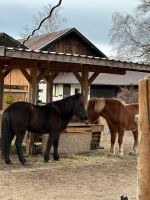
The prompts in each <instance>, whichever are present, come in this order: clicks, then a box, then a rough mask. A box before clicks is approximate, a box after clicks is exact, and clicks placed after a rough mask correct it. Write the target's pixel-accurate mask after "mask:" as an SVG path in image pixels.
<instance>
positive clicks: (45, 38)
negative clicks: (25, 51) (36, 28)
mask: <svg viewBox="0 0 150 200" xmlns="http://www.w3.org/2000/svg"><path fill="white" fill-rule="evenodd" d="M69 30H71V29H65V30H61V31H57V32H52V33H48V34H45V35H39V36H32V37H31V38H30V39H29V40H28V41H27V42H25V45H26V46H27V47H28V48H29V49H33V50H37V49H41V48H42V47H44V46H45V45H47V44H48V43H51V42H52V41H53V40H55V39H57V38H58V37H60V36H62V35H63V34H65V33H66V32H68V31H69ZM18 41H20V42H21V43H22V42H23V41H24V39H20V40H18Z"/></svg>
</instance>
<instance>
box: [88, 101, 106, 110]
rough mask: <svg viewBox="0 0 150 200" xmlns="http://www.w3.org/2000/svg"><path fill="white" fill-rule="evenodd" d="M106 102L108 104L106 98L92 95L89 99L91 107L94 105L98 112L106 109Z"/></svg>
mask: <svg viewBox="0 0 150 200" xmlns="http://www.w3.org/2000/svg"><path fill="white" fill-rule="evenodd" d="M105 104H106V102H105V98H97V97H92V98H91V99H90V100H89V107H93V106H94V111H95V112H97V113H99V112H101V111H102V110H103V109H104V107H105Z"/></svg>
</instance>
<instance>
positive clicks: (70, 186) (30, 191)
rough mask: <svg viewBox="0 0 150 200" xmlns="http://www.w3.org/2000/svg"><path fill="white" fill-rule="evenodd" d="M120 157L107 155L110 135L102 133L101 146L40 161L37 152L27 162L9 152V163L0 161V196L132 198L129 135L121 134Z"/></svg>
mask: <svg viewBox="0 0 150 200" xmlns="http://www.w3.org/2000/svg"><path fill="white" fill-rule="evenodd" d="M124 141H125V144H124V157H123V158H122V159H121V158H119V157H118V156H117V155H116V156H114V157H110V156H108V154H109V148H110V135H109V134H108V133H107V132H105V133H104V134H102V145H103V146H104V150H101V149H99V150H91V151H90V152H89V153H86V154H85V153H84V154H81V155H74V154H72V155H68V156H63V155H60V156H61V159H60V161H57V162H56V161H53V159H52V160H51V161H50V162H49V163H44V162H43V158H42V156H41V155H36V156H35V155H34V156H29V157H28V158H27V159H28V161H29V165H28V166H25V167H24V166H22V165H20V163H19V162H18V158H17V156H16V154H14V155H13V157H12V160H13V165H9V166H8V165H5V164H4V163H2V164H1V165H0V177H1V181H0V191H1V192H0V199H3V200H8V199H12V200H20V199H22V200H27V199H28V200H31V199H36V200H41V199H44V200H79V199H82V200H91V199H92V200H98V199H100V200H106V199H109V200H120V196H121V195H127V196H128V198H129V200H135V199H136V190H137V157H136V156H130V155H129V152H130V150H131V148H132V143H133V136H132V133H130V132H127V133H126V134H125V138H124Z"/></svg>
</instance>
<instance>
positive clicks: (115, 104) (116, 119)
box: [87, 97, 139, 156]
mask: <svg viewBox="0 0 150 200" xmlns="http://www.w3.org/2000/svg"><path fill="white" fill-rule="evenodd" d="M87 112H88V117H89V121H90V123H94V122H95V121H96V120H97V119H98V117H99V116H102V117H104V118H105V119H106V122H107V124H108V127H109V130H110V134H111V148H110V152H111V153H112V154H115V141H116V135H117V133H118V143H119V155H120V156H123V136H124V131H125V130H130V131H132V133H133V136H134V145H133V153H137V147H138V127H137V123H136V121H135V115H137V114H138V113H139V105H138V104H137V103H134V104H124V103H123V102H121V101H119V100H117V99H113V98H95V97H94V98H91V99H90V100H89V103H88V109H87Z"/></svg>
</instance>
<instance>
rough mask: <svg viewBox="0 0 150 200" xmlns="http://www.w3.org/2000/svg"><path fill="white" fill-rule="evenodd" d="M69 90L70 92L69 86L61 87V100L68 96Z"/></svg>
mask: <svg viewBox="0 0 150 200" xmlns="http://www.w3.org/2000/svg"><path fill="white" fill-rule="evenodd" d="M70 90H71V86H70V84H64V85H63V98H66V97H69V96H70Z"/></svg>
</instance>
